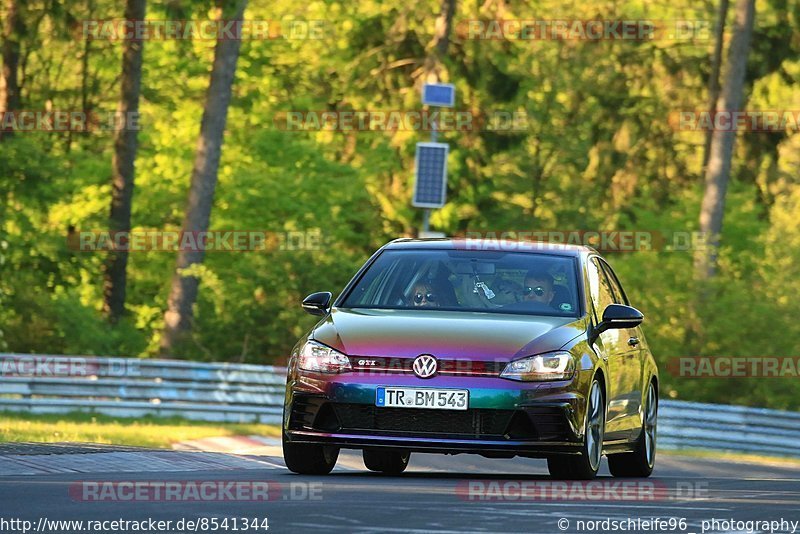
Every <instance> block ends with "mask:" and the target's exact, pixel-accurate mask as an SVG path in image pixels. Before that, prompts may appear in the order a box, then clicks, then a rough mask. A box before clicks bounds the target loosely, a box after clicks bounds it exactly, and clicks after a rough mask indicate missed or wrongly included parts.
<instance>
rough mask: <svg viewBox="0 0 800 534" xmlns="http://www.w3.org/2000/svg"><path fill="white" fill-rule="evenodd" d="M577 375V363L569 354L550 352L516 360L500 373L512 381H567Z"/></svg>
mask: <svg viewBox="0 0 800 534" xmlns="http://www.w3.org/2000/svg"><path fill="white" fill-rule="evenodd" d="M574 374H575V362H574V360H573V359H572V354H570V353H569V352H549V353H547V354H540V355H538V356H531V357H529V358H522V359H521V360H515V361H513V362H511V363H509V364H508V365H506V368H505V369H503V372H502V373H500V376H501V377H502V378H508V379H511V380H524V381H535V380H567V379H569V378H572V375H574Z"/></svg>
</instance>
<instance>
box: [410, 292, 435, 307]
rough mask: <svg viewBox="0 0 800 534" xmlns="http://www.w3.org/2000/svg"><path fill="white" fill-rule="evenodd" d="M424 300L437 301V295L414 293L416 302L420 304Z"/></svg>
mask: <svg viewBox="0 0 800 534" xmlns="http://www.w3.org/2000/svg"><path fill="white" fill-rule="evenodd" d="M423 300H426V301H428V302H436V295H434V294H433V293H417V294H416V295H414V302H416V303H417V304H420V303H421V302H422V301H423Z"/></svg>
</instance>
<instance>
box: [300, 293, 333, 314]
mask: <svg viewBox="0 0 800 534" xmlns="http://www.w3.org/2000/svg"><path fill="white" fill-rule="evenodd" d="M331 297H333V294H332V293H331V292H330V291H320V292H318V293H311V294H310V295H309V296H307V297H306V298H304V299H303V309H304V310H305V311H307V312H308V313H310V314H311V315H325V314H326V313H328V306H330V304H331Z"/></svg>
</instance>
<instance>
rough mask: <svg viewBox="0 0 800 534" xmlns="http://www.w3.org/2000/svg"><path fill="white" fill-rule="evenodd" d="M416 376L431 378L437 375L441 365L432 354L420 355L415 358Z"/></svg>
mask: <svg viewBox="0 0 800 534" xmlns="http://www.w3.org/2000/svg"><path fill="white" fill-rule="evenodd" d="M412 368H413V369H414V374H415V375H417V376H418V377H420V378H430V377H432V376H433V375H435V374H436V371H437V370H438V368H439V364H438V362H437V361H436V358H434V357H433V356H432V355H430V354H420V355H419V356H417V357H416V358H414V365H413V366H412Z"/></svg>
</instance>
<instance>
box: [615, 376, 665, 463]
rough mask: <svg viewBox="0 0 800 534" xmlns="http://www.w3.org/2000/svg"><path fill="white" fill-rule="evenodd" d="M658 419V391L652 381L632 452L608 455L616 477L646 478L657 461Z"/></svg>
mask: <svg viewBox="0 0 800 534" xmlns="http://www.w3.org/2000/svg"><path fill="white" fill-rule="evenodd" d="M657 421H658V392H657V391H656V385H655V384H654V383H653V382H650V385H649V386H648V388H647V396H646V397H645V404H644V410H643V411H642V431H641V433H640V434H639V437H638V438H637V439H636V445H635V447H634V449H633V451H632V452H625V453H622V454H613V455H610V456H609V457H608V469H609V471H611V474H612V475H614V476H615V477H631V478H646V477H649V476H650V474H651V473H652V472H653V466H655V463H656V423H657Z"/></svg>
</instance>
